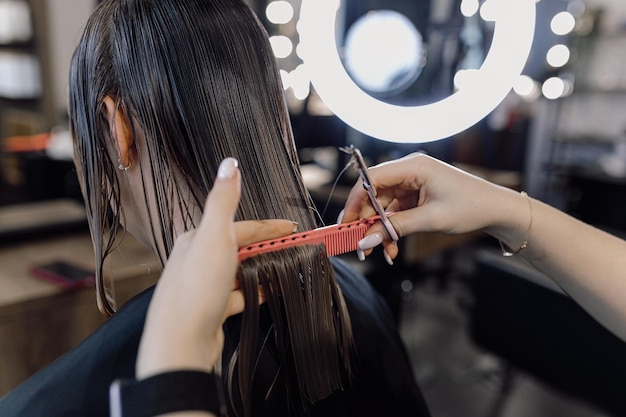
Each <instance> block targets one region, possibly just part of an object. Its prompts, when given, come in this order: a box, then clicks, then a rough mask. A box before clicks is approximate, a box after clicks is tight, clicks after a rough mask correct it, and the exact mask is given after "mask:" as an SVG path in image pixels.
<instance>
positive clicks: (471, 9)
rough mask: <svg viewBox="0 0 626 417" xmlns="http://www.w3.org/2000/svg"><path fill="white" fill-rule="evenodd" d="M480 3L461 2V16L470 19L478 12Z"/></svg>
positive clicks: (471, 0)
mask: <svg viewBox="0 0 626 417" xmlns="http://www.w3.org/2000/svg"><path fill="white" fill-rule="evenodd" d="M479 8H480V3H478V0H463V1H461V14H462V15H463V16H465V17H472V16H474V15H475V14H476V12H478V9H479Z"/></svg>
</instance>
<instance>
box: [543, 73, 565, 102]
mask: <svg viewBox="0 0 626 417" xmlns="http://www.w3.org/2000/svg"><path fill="white" fill-rule="evenodd" d="M541 92H542V93H543V95H544V97H545V98H547V99H549V100H556V99H557V98H559V97H561V96H563V93H564V92H565V82H564V81H563V80H562V79H561V78H559V77H551V78H548V79H547V80H546V81H545V82H544V83H543V86H541Z"/></svg>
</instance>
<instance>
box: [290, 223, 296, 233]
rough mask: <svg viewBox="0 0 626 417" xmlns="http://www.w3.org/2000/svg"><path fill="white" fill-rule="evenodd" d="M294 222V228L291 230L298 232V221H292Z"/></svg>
mask: <svg viewBox="0 0 626 417" xmlns="http://www.w3.org/2000/svg"><path fill="white" fill-rule="evenodd" d="M291 223H293V230H292V231H291V233H296V232H297V231H298V222H291Z"/></svg>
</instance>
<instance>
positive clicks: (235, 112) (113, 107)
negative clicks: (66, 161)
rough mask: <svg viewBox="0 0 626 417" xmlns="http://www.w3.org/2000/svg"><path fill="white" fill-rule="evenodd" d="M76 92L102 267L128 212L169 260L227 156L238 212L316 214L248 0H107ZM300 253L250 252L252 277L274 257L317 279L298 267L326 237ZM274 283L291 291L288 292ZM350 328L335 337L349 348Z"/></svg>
mask: <svg viewBox="0 0 626 417" xmlns="http://www.w3.org/2000/svg"><path fill="white" fill-rule="evenodd" d="M69 104H70V107H69V109H70V124H71V129H72V132H73V136H74V142H75V160H76V165H77V170H78V173H79V177H80V180H81V184H82V188H83V194H84V196H85V202H86V208H87V212H88V217H89V219H90V228H91V231H92V237H93V240H94V247H95V250H96V257H97V261H98V265H97V273H98V275H99V277H101V276H102V262H103V260H104V258H106V256H107V255H108V253H109V252H110V250H111V249H112V247H113V243H114V238H115V235H116V232H117V228H118V225H120V224H122V225H123V226H124V227H125V228H126V229H127V230H129V231H131V232H132V233H133V234H135V235H136V236H137V237H138V238H139V239H141V240H143V241H144V242H146V243H147V244H148V245H150V246H152V247H153V248H154V249H155V250H156V251H157V253H158V254H159V256H160V257H161V259H162V260H163V261H164V260H165V259H166V258H167V256H168V255H169V253H170V251H171V249H172V246H173V244H174V240H175V237H176V235H177V234H178V233H180V232H182V231H185V230H189V229H191V228H193V227H194V226H195V222H196V221H198V220H199V214H200V213H201V210H202V204H203V202H204V199H205V197H206V195H207V193H208V190H209V189H210V188H211V185H212V183H213V180H214V177H215V174H216V172H217V167H218V165H219V162H220V161H221V160H222V159H223V158H225V157H227V156H233V157H235V158H237V159H238V160H239V161H240V166H241V169H242V173H243V182H242V202H241V205H240V209H239V212H238V215H237V217H238V218H239V219H263V218H276V217H278V218H289V219H292V220H294V221H297V222H298V223H299V224H300V228H301V229H303V230H306V229H311V228H313V227H315V226H316V219H315V215H314V213H313V210H312V208H311V206H312V204H311V202H310V200H309V197H308V194H307V192H306V189H305V188H304V186H303V184H302V181H301V177H300V175H299V171H298V165H297V156H296V152H295V149H294V145H293V139H292V136H291V129H290V124H289V118H288V114H287V109H286V106H285V102H284V98H283V91H282V85H281V82H280V78H279V76H278V71H277V68H276V65H275V61H274V57H273V54H272V51H271V48H270V46H269V42H268V40H267V35H266V33H265V31H264V30H263V29H262V27H261V26H260V24H259V22H258V20H257V19H256V17H255V16H254V14H253V13H252V12H251V11H250V10H249V8H248V7H247V6H246V5H245V4H244V3H243V0H184V1H183V0H105V1H102V2H101V3H100V4H99V6H98V8H97V10H96V12H95V13H94V14H93V16H92V17H91V18H90V20H89V22H88V24H87V26H86V29H85V32H84V35H83V37H82V39H81V41H80V44H79V46H78V47H77V49H76V52H75V54H74V57H73V60H72V65H71V73H70V103H69ZM126 167H128V169H127V170H124V169H119V168H126ZM216 238H219V237H216ZM296 252H297V253H298V256H299V258H300V259H301V260H302V262H301V264H300V265H299V266H298V265H292V266H290V267H288V268H287V269H284V268H285V267H284V258H285V257H284V255H283V256H282V257H281V256H273V255H268V256H263V257H259V258H258V259H255V258H253V259H250V260H248V261H246V262H245V263H244V265H243V270H245V271H248V272H246V273H245V274H242V276H243V275H245V276H249V275H252V276H256V277H257V278H256V279H260V281H261V284H262V283H263V282H264V281H265V280H266V279H267V278H266V277H265V275H263V274H268V273H269V274H275V273H276V271H275V270H272V271H271V272H268V269H267V268H268V265H270V266H271V268H275V267H277V268H278V270H279V272H278V274H279V275H281V276H282V277H283V278H284V277H286V276H287V275H289V274H294V273H295V277H294V278H296V279H300V280H302V279H303V276H304V281H309V279H308V278H307V277H309V278H311V277H310V276H309V275H310V274H309V273H308V272H306V273H304V274H303V273H302V271H300V272H297V273H296V272H295V269H297V268H298V267H300V268H305V269H307V270H308V271H310V270H311V268H310V266H306V265H305V266H303V265H304V264H305V263H306V262H318V263H319V261H320V253H319V248H302V249H299V250H297V251H296ZM302 257H304V258H302ZM307 259H308V261H307ZM322 260H323V261H324V262H323V263H324V267H325V268H326V269H327V270H325V271H324V272H323V273H322V275H326V276H330V277H331V278H332V279H330V281H329V283H326V284H325V287H326V290H325V292H324V294H325V296H326V295H328V296H329V297H330V298H329V306H328V308H327V310H328V311H339V313H340V314H339V317H340V320H338V321H337V320H333V323H334V324H333V323H331V326H330V327H329V328H330V330H331V331H332V332H335V333H336V334H337V335H338V336H337V337H336V338H335V339H337V338H342V337H344V336H345V335H346V334H349V324H348V322H347V318H346V313H345V308H343V307H342V300H341V295H340V293H339V292H338V290H337V288H336V283H335V281H334V276H333V275H332V269H331V268H330V266H329V265H328V264H327V259H326V258H325V256H323V257H322ZM271 268H270V269H271ZM261 270H263V271H265V272H263V273H260V274H261V275H259V271H261ZM298 274H299V276H300V278H298ZM312 278H315V277H312ZM316 281H317V280H315V279H313V285H314V286H317V285H318V284H317V283H316ZM254 285H258V284H257V283H255V284H254ZM267 285H268V286H267V290H268V291H270V287H271V286H272V285H274V286H275V284H267ZM320 285H321V284H320ZM255 288H256V287H255ZM276 288H277V291H278V293H277V297H278V298H280V297H281V295H280V291H285V290H284V289H283V290H281V289H280V287H276ZM298 288H300V286H298ZM105 295H106V294H104V293H103V292H102V291H101V294H100V296H101V298H103V296H105ZM307 297H308V298H310V296H309V295H307ZM283 298H284V297H283ZM286 303H289V301H287V302H286ZM101 304H102V307H103V308H104V309H105V310H107V312H108V313H112V311H113V309H112V308H111V307H109V306H108V305H107V303H106V302H104V303H101ZM285 309H287V310H289V307H285ZM314 310H316V308H314V307H310V308H309V310H302V311H303V313H304V312H306V311H308V313H309V314H317V313H315V311H314ZM327 324H328V323H326V324H324V325H327ZM320 325H322V323H320ZM346 332H347V333H346ZM342 334H343V336H342ZM348 339H349V338H347V339H345V338H344V340H343V341H342V342H337V340H334V341H333V342H332V343H335V349H339V351H340V352H342V353H346V354H347V350H346V349H347V348H346V349H344V348H345V345H347V344H349V340H348ZM294 343H296V342H295V341H294ZM338 344H341V346H339V347H337V345H338ZM344 350H345V351H346V352H344ZM305 396H308V394H305ZM313 396H315V395H313Z"/></svg>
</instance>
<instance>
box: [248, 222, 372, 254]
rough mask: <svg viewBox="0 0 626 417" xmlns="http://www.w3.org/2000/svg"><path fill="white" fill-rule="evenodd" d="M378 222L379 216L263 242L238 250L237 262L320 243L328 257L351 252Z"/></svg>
mask: <svg viewBox="0 0 626 417" xmlns="http://www.w3.org/2000/svg"><path fill="white" fill-rule="evenodd" d="M379 220H380V216H373V217H369V218H367V219H362V220H355V221H353V222H350V223H342V224H334V225H332V226H325V227H320V228H318V229H313V230H307V231H306V232H301V233H295V234H292V235H289V236H284V237H281V238H278V239H270V240H265V241H263V242H258V243H255V244H253V245H249V246H244V247H243V248H240V249H239V260H240V261H243V260H244V259H247V258H250V257H252V256H255V255H258V254H260V253H266V252H274V251H277V250H281V249H285V248H289V247H292V246H298V245H317V244H321V243H323V244H324V245H325V246H326V255H328V256H336V255H341V254H344V253H348V252H352V251H355V250H357V249H358V243H359V240H361V239H363V237H364V236H365V232H366V231H367V229H369V228H370V227H371V226H372V225H373V224H374V223H376V222H377V221H379Z"/></svg>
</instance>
